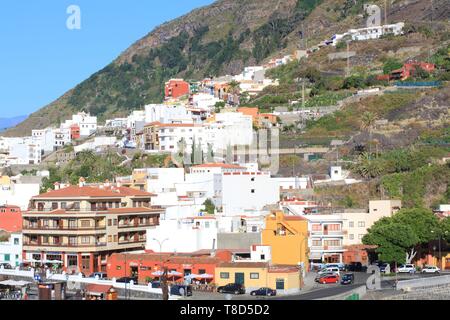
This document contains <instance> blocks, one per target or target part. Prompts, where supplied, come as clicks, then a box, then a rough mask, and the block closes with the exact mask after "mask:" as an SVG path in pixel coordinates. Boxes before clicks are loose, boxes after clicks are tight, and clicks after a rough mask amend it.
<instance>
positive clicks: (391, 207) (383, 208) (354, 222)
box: [341, 200, 402, 246]
mask: <svg viewBox="0 0 450 320" xmlns="http://www.w3.org/2000/svg"><path fill="white" fill-rule="evenodd" d="M401 208H402V202H401V200H372V201H370V202H369V210H368V211H363V210H351V211H348V210H347V211H345V212H343V213H342V214H341V215H342V219H343V223H344V227H343V228H344V230H345V236H344V242H343V244H344V246H351V245H359V244H361V243H362V238H363V237H364V235H366V234H367V229H369V228H370V227H372V226H373V224H374V223H375V222H377V221H378V220H380V219H381V218H384V217H391V216H392V215H394V214H395V213H397V212H398V211H399V210H400V209H401Z"/></svg>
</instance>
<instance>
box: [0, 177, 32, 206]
mask: <svg viewBox="0 0 450 320" xmlns="http://www.w3.org/2000/svg"><path fill="white" fill-rule="evenodd" d="M39 188H40V186H39V183H27V184H25V183H13V182H11V181H9V182H6V183H3V184H1V183H0V205H16V206H19V207H20V209H21V210H23V211H24V210H27V209H28V203H29V202H30V199H31V198H32V197H34V196H37V195H39Z"/></svg>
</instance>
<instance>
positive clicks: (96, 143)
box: [74, 137, 117, 153]
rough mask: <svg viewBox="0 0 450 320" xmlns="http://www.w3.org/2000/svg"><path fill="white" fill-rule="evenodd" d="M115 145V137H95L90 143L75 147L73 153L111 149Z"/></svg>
mask: <svg viewBox="0 0 450 320" xmlns="http://www.w3.org/2000/svg"><path fill="white" fill-rule="evenodd" d="M116 144H117V138H116V137H95V138H94V139H92V140H91V141H88V142H85V143H83V144H80V145H78V146H75V147H74V151H75V153H78V152H82V151H88V150H92V151H96V150H98V149H99V148H105V147H112V146H115V145H116Z"/></svg>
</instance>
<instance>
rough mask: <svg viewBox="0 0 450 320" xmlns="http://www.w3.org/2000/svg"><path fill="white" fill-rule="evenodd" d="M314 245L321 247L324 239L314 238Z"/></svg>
mask: <svg viewBox="0 0 450 320" xmlns="http://www.w3.org/2000/svg"><path fill="white" fill-rule="evenodd" d="M312 246H313V247H321V246H322V241H321V240H313V241H312Z"/></svg>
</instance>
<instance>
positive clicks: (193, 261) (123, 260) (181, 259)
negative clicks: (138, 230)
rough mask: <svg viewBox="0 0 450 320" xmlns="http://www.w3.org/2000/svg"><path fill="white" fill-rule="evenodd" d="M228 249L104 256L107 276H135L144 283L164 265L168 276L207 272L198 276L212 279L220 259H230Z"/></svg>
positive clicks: (179, 277)
mask: <svg viewBox="0 0 450 320" xmlns="http://www.w3.org/2000/svg"><path fill="white" fill-rule="evenodd" d="M231 260H232V252H231V251H228V250H217V251H216V252H215V254H214V255H212V254H211V252H208V250H207V251H204V252H203V251H199V252H193V253H185V254H183V253H176V254H171V253H162V254H159V253H115V254H113V255H111V256H110V257H109V258H108V268H107V273H108V278H121V277H126V276H127V277H129V276H135V277H138V280H139V283H147V282H148V280H149V279H157V278H159V272H161V270H163V269H164V268H167V269H168V271H169V279H170V280H171V281H175V282H183V281H184V276H186V275H188V274H192V275H205V274H206V275H210V276H211V277H208V278H205V279H201V278H199V280H202V281H206V282H207V283H214V282H215V279H214V275H215V270H216V267H217V266H218V265H219V264H220V263H223V262H231Z"/></svg>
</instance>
